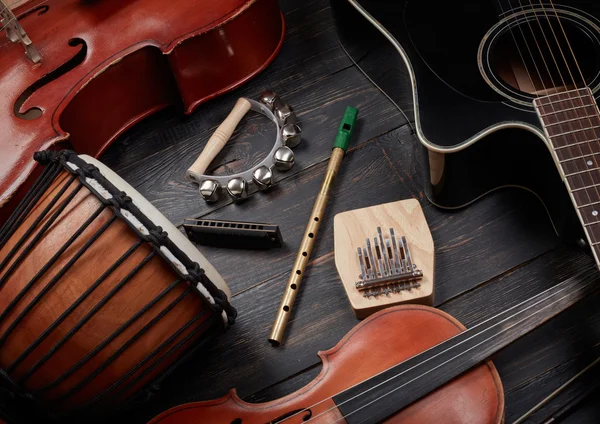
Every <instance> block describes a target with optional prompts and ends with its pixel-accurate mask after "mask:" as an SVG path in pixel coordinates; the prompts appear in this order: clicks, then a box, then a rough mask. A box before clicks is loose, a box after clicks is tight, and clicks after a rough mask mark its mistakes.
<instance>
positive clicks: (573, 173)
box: [565, 168, 600, 177]
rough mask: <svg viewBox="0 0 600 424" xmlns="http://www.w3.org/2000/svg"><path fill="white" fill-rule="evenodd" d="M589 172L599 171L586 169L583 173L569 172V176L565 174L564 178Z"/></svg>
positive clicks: (598, 169)
mask: <svg viewBox="0 0 600 424" xmlns="http://www.w3.org/2000/svg"><path fill="white" fill-rule="evenodd" d="M590 171H600V168H590V169H586V170H584V171H579V172H571V173H570V174H565V177H572V176H574V175H579V174H585V173H586V172H590Z"/></svg>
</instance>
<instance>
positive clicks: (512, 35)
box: [496, 0, 542, 90]
mask: <svg viewBox="0 0 600 424" xmlns="http://www.w3.org/2000/svg"><path fill="white" fill-rule="evenodd" d="M496 1H497V3H498V6H499V7H500V12H501V13H500V16H502V15H504V8H503V7H502V0H496ZM509 7H510V5H509ZM514 22H515V25H516V26H517V27H518V28H519V30H520V31H521V37H522V38H523V41H525V46H526V47H527V51H528V52H529V56H531V58H532V61H533V66H534V67H535V70H536V72H537V74H538V76H539V78H540V80H541V79H542V76H541V74H540V70H539V69H538V67H537V63H535V60H533V55H532V54H531V50H530V49H529V44H528V43H527V40H526V39H525V35H524V34H523V28H521V25H519V24H518V21H517V20H516V19H515V20H514ZM507 26H508V32H510V35H511V37H512V39H513V41H514V43H515V47H516V48H517V52H518V53H519V58H520V59H521V62H523V66H524V67H525V72H526V73H527V77H529V81H530V83H531V87H532V88H533V89H534V90H535V84H534V83H533V78H532V77H531V73H530V72H529V68H528V66H527V63H526V62H525V58H524V56H523V54H522V53H521V48H520V47H519V43H518V42H517V38H516V37H515V34H514V32H513V28H512V26H511V25H510V24H508V22H507Z"/></svg>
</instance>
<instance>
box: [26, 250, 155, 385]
mask: <svg viewBox="0 0 600 424" xmlns="http://www.w3.org/2000/svg"><path fill="white" fill-rule="evenodd" d="M154 255H155V252H154V251H152V252H150V253H149V254H148V255H147V256H146V257H145V258H144V259H143V260H142V261H141V262H140V263H139V264H137V265H136V267H135V268H133V269H132V270H131V271H129V273H128V274H127V275H126V276H125V277H124V278H123V279H122V280H121V281H119V283H118V284H117V285H116V286H115V287H113V288H112V289H111V291H109V292H108V293H107V294H106V295H105V296H104V297H103V298H102V299H101V300H100V301H99V302H98V303H97V304H96V305H95V306H94V307H93V308H92V309H91V310H90V311H89V312H88V313H87V314H85V316H84V317H83V318H81V320H80V321H79V322H78V323H77V324H75V326H74V327H73V328H72V329H71V330H69V332H68V333H67V334H65V335H64V336H63V337H62V338H61V339H60V340H59V341H58V342H56V344H55V345H54V346H53V347H52V348H51V349H50V350H49V351H48V352H47V353H46V354H45V355H44V356H43V357H41V358H40V359H39V360H38V361H37V362H36V363H35V364H34V365H33V366H32V367H31V369H30V370H29V371H27V373H25V375H23V377H21V379H20V380H18V381H17V384H20V385H22V384H23V383H25V381H27V380H28V379H29V378H30V377H31V376H32V375H33V374H34V373H35V372H36V371H37V370H38V369H39V368H40V367H41V366H42V365H44V364H45V363H46V361H48V359H50V358H51V357H52V355H54V354H55V353H56V351H57V350H58V349H60V347H61V346H63V345H64V344H65V343H66V342H67V341H68V340H69V339H70V338H71V337H73V335H74V334H75V333H76V332H77V331H78V330H79V329H80V328H81V327H83V325H84V324H85V323H86V322H88V321H89V320H90V319H91V318H92V317H93V316H94V315H95V314H96V312H98V310H100V308H102V307H103V306H104V305H105V304H106V303H107V302H108V301H109V300H110V299H111V298H112V297H113V296H114V295H115V294H116V293H117V292H118V291H119V290H121V288H123V287H124V286H125V285H126V284H127V283H128V282H129V280H131V279H132V278H133V277H134V276H135V274H137V272H138V271H139V270H140V269H141V268H142V267H143V266H144V265H146V264H147V263H148V262H149V261H150V260H151V259H152V258H153V257H154ZM70 371H71V370H69V371H67V372H66V373H65V374H63V375H61V376H60V377H57V378H56V379H55V380H54V381H52V382H50V383H48V384H46V385H45V386H43V387H42V388H40V389H38V390H36V391H35V392H34V393H33V394H34V395H37V394H39V393H41V392H44V391H46V390H49V389H51V388H52V387H55V386H56V385H57V384H59V383H61V382H62V381H64V380H65V379H66V378H67V377H68V376H69V375H71V374H70V373H69V372H70ZM71 372H72V371H71Z"/></svg>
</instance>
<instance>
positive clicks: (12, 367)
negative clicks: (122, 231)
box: [7, 240, 143, 373]
mask: <svg viewBox="0 0 600 424" xmlns="http://www.w3.org/2000/svg"><path fill="white" fill-rule="evenodd" d="M142 243H143V241H142V240H138V241H137V242H136V243H135V244H134V245H133V246H131V247H130V248H129V249H128V250H127V251H126V252H125V253H124V254H123V255H122V256H121V257H120V258H119V259H118V260H117V261H115V262H114V263H113V264H112V265H111V266H110V268H108V270H106V271H105V272H104V273H103V274H102V275H101V276H100V277H99V278H98V279H97V280H96V281H95V282H94V284H92V285H91V286H90V287H88V288H87V289H86V291H85V292H84V293H83V294H82V295H81V296H79V298H78V299H77V300H76V301H75V302H73V303H72V304H71V305H69V307H68V308H67V309H66V310H65V311H64V312H63V313H62V314H61V315H60V316H59V317H58V318H57V319H56V320H55V321H54V322H53V323H52V324H51V325H50V326H49V327H48V328H47V329H46V330H44V332H43V333H42V334H40V335H39V336H38V337H37V338H36V339H35V340H34V341H33V343H31V345H29V347H27V349H25V350H24V351H23V352H22V353H21V354H20V355H19V357H18V358H17V359H16V360H15V361H14V362H13V363H12V364H11V365H10V366H9V367H8V368H7V372H9V373H11V372H13V371H14V370H15V369H16V368H17V367H18V366H19V364H20V363H21V362H22V361H23V360H24V359H25V358H26V357H27V356H28V355H29V354H30V353H31V352H33V350H34V349H35V348H36V347H38V346H39V344H40V343H41V342H42V341H44V340H45V339H46V337H47V336H48V335H49V334H50V333H51V332H52V331H54V330H55V329H56V328H57V327H58V326H59V325H60V324H61V323H62V322H63V321H64V320H65V318H67V317H68V316H69V315H70V314H71V313H72V312H73V311H74V310H75V309H76V308H77V307H78V306H79V305H80V304H81V303H82V302H83V301H84V300H85V299H87V297H88V296H89V295H90V294H91V293H92V292H93V291H94V290H96V288H98V286H100V284H102V282H103V281H104V280H105V279H106V278H107V277H108V276H110V275H111V274H112V273H113V272H114V270H115V269H117V268H118V267H119V266H120V265H121V264H122V263H123V262H124V261H125V260H126V259H127V258H129V257H130V256H131V254H132V253H133V252H135V251H136V250H137V248H138V247H140V246H141V245H142Z"/></svg>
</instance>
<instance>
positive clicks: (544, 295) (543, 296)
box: [278, 280, 569, 423]
mask: <svg viewBox="0 0 600 424" xmlns="http://www.w3.org/2000/svg"><path fill="white" fill-rule="evenodd" d="M568 282H569V280H566V281H563V282H562V283H559V284H557V285H555V286H554V287H551V288H549V289H547V290H545V291H543V292H541V293H539V294H537V295H535V296H533V297H531V298H529V299H527V300H524V301H522V302H520V303H518V304H516V305H514V306H512V307H510V308H508V309H506V310H504V311H502V312H500V313H498V314H496V315H494V316H492V317H490V318H487V319H485V320H483V321H481V322H480V323H478V324H476V325H474V326H473V327H471V329H470V330H468V331H472V332H475V331H476V330H477V328H479V327H482V326H484V325H485V324H487V323H488V322H489V321H492V320H494V319H496V318H497V317H499V316H500V315H502V314H506V313H510V311H512V310H514V309H517V308H520V307H521V306H523V305H524V304H526V303H529V302H535V303H534V304H532V305H530V306H529V307H528V308H526V309H524V310H522V311H520V312H518V313H516V314H514V315H510V316H509V317H508V318H506V319H511V318H513V317H515V316H516V315H518V314H519V313H523V312H525V311H527V310H529V309H531V308H533V307H535V306H537V305H538V304H539V303H540V302H543V301H544V300H546V298H547V295H548V292H550V291H555V293H554V295H556V294H559V293H561V292H562V291H564V290H566V289H567V288H566V287H563V288H560V286H565V285H567V283H568ZM540 298H541V300H538V299H540ZM506 319H505V320H506ZM487 329H489V328H486V329H483V330H482V331H480V332H478V333H476V334H473V336H471V337H469V338H467V339H465V340H463V341H461V342H460V343H457V344H456V345H453V346H451V347H449V348H447V349H446V350H444V351H442V352H440V353H438V354H436V355H434V356H432V357H430V358H427V359H425V360H424V361H422V362H420V363H418V364H416V365H414V366H413V367H411V368H409V369H407V370H405V371H403V372H402V373H400V374H398V375H396V376H393V377H391V378H390V380H391V379H393V378H396V377H398V376H400V375H401V374H403V373H405V372H408V371H411V370H412V369H414V368H415V367H417V366H420V365H422V364H424V363H426V362H428V361H430V360H431V359H434V358H436V357H437V356H439V355H442V354H444V353H447V352H448V351H449V350H451V349H454V348H456V347H458V346H459V345H461V344H463V343H465V342H467V341H469V340H471V339H472V338H474V337H477V336H478V335H480V334H482V333H483V332H484V331H486V330H487ZM461 334H462V333H459V334H457V335H455V336H453V337H451V338H449V339H447V340H446V341H444V342H449V341H450V340H452V339H454V338H457V337H459V336H460V335H461ZM436 346H437V345H436ZM436 346H432V347H431V348H429V349H427V350H425V351H423V352H422V353H423V354H424V353H426V352H428V351H429V350H431V349H434V348H435V347H436ZM457 357H458V356H457ZM397 365H398V364H396V365H394V366H392V367H390V368H387V369H385V370H383V371H381V372H379V373H377V374H375V375H373V376H372V377H370V378H368V379H367V380H363V381H361V382H359V383H356V384H354V385H353V386H350V387H348V388H346V389H344V390H343V391H341V392H339V393H337V394H334V395H332V396H330V397H328V398H325V399H323V400H321V401H319V402H316V403H314V404H312V405H310V406H308V407H306V408H304V409H303V410H301V411H299V412H297V413H295V414H293V415H290V416H289V417H286V418H284V419H283V420H280V421H279V422H278V423H282V422H285V421H287V420H289V419H291V418H293V417H295V416H296V415H300V414H302V413H304V412H305V411H306V410H307V409H312V408H314V407H315V406H318V405H320V404H322V403H323V402H325V401H327V400H329V399H332V398H333V397H335V396H338V395H340V394H341V393H343V392H345V391H347V390H350V389H352V388H354V387H356V386H358V385H360V384H362V383H365V382H367V381H369V380H371V379H374V378H375V377H377V376H379V375H381V374H383V373H385V372H388V371H390V370H391V369H393V368H394V367H395V366H397ZM386 382H388V380H386V381H384V382H382V383H380V384H378V385H377V386H375V387H373V388H371V389H368V390H365V392H363V393H360V394H359V395H357V396H355V397H353V398H352V399H354V398H356V397H358V396H361V395H362V394H364V393H366V392H368V391H370V390H372V389H375V388H376V387H378V386H380V385H381V384H384V383H386ZM352 399H349V400H352ZM336 407H337V406H336ZM336 407H334V408H330V409H329V410H327V411H324V412H323V413H326V412H329V411H331V410H333V409H335V408H336ZM320 415H321V414H320ZM313 418H316V417H313ZM313 418H311V419H313ZM309 421H310V420H309Z"/></svg>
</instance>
